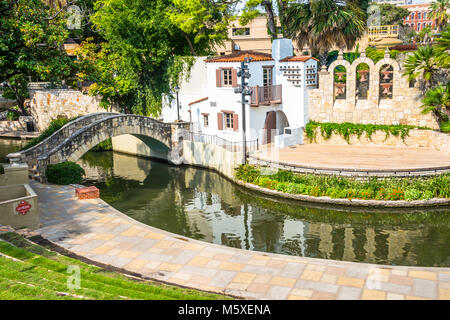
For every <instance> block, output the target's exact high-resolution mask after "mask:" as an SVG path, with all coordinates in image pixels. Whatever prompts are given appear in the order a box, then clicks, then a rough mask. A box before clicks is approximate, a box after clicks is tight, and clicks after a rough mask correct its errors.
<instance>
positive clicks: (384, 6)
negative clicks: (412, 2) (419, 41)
mask: <svg viewBox="0 0 450 320" xmlns="http://www.w3.org/2000/svg"><path fill="white" fill-rule="evenodd" d="M378 6H379V8H380V16H381V25H392V24H400V25H402V24H403V19H404V18H405V17H407V16H408V15H409V10H408V9H406V8H402V7H399V6H394V5H392V4H390V3H380V4H378Z"/></svg>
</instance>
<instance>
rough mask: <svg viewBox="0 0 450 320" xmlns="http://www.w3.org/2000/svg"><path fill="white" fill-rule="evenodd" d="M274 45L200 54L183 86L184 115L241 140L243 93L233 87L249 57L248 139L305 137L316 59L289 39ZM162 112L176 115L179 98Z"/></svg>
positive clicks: (198, 128) (204, 129)
mask: <svg viewBox="0 0 450 320" xmlns="http://www.w3.org/2000/svg"><path fill="white" fill-rule="evenodd" d="M271 51H272V53H271V54H270V53H265V52H258V51H253V50H240V51H235V52H233V53H231V54H226V55H218V56H216V57H214V58H208V59H206V60H205V59H204V58H199V59H198V60H197V63H196V64H195V66H194V69H193V71H194V73H193V74H192V75H191V78H190V80H189V81H186V82H183V83H182V84H181V86H180V87H181V88H180V91H179V102H180V103H181V104H182V112H180V115H181V119H182V120H184V121H190V122H193V125H194V131H195V132H200V133H203V134H208V135H215V136H218V137H220V138H222V139H224V140H227V141H231V142H239V141H242V133H243V132H242V117H243V114H242V106H241V103H240V99H241V95H240V94H238V93H235V92H234V89H235V88H237V87H238V85H239V84H240V83H239V82H240V79H238V77H237V71H238V69H239V68H240V66H241V62H242V61H243V60H244V58H246V57H250V58H252V59H253V60H252V61H251V62H250V63H249V71H250V74H251V78H250V79H249V80H248V83H249V86H250V87H251V88H252V92H253V93H252V95H251V96H249V97H248V98H247V100H248V105H247V106H246V108H245V110H246V111H245V112H246V113H245V119H246V122H245V123H246V133H247V140H252V141H255V140H256V139H258V141H259V143H260V144H266V143H271V142H275V144H277V140H279V141H283V142H280V143H287V142H285V141H288V140H289V141H291V140H292V143H293V144H298V143H301V138H302V137H301V133H300V132H301V130H300V128H302V127H304V126H305V125H306V123H307V122H308V121H309V116H308V112H309V107H308V92H309V90H310V89H313V88H316V87H317V59H315V58H312V57H311V56H301V55H297V56H294V49H293V45H292V41H291V40H289V39H277V40H274V41H273V44H272V50H271ZM162 118H163V120H164V121H165V122H169V121H174V120H175V119H176V118H177V102H176V101H175V100H174V101H172V102H171V103H166V105H165V107H164V108H163V110H162ZM286 128H288V129H289V130H287V131H286V130H285V129H286ZM289 132H290V133H289ZM276 136H279V137H278V138H276ZM282 136H283V137H282ZM294 140H295V141H294Z"/></svg>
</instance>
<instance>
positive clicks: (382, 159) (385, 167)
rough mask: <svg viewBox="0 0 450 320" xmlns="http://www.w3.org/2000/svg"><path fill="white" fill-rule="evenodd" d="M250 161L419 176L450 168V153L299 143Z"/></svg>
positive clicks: (316, 169) (318, 170)
mask: <svg viewBox="0 0 450 320" xmlns="http://www.w3.org/2000/svg"><path fill="white" fill-rule="evenodd" d="M250 163H258V164H262V165H271V166H276V167H279V168H285V169H290V170H293V171H298V172H305V173H324V174H339V175H347V176H348V175H355V176H361V175H369V176H371V175H372V176H415V175H419V176H420V175H433V174H439V173H445V172H450V155H449V154H448V153H445V152H439V151H436V150H434V149H432V148H414V147H405V148H400V147H381V146H333V145H315V144H308V145H297V146H295V147H289V148H283V149H274V148H272V149H265V150H262V151H260V152H258V153H255V154H253V155H251V157H250Z"/></svg>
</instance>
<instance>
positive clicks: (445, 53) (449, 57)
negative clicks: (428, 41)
mask: <svg viewBox="0 0 450 320" xmlns="http://www.w3.org/2000/svg"><path fill="white" fill-rule="evenodd" d="M435 50H436V61H437V62H438V63H439V66H440V67H442V68H446V69H448V68H450V26H448V27H447V30H446V31H444V32H442V34H441V36H440V37H439V38H436V45H435Z"/></svg>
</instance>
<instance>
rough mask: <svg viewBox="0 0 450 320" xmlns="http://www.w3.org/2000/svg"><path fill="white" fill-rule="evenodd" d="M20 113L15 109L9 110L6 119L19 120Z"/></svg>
mask: <svg viewBox="0 0 450 320" xmlns="http://www.w3.org/2000/svg"><path fill="white" fill-rule="evenodd" d="M19 117H20V114H19V113H17V112H13V111H8V113H7V114H6V120H8V121H17V120H19Z"/></svg>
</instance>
